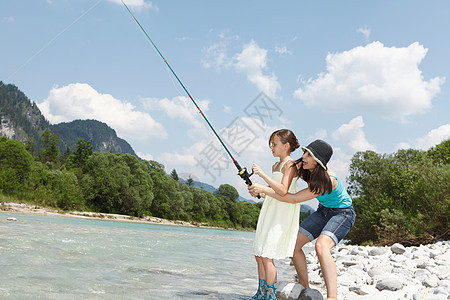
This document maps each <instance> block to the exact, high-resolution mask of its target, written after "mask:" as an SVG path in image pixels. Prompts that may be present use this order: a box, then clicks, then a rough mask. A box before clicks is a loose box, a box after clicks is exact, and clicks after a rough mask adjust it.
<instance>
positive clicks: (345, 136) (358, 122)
mask: <svg viewBox="0 0 450 300" xmlns="http://www.w3.org/2000/svg"><path fill="white" fill-rule="evenodd" d="M363 128H364V121H363V118H362V116H358V117H356V118H354V119H352V120H351V121H350V122H349V123H348V124H343V125H341V127H339V128H338V129H337V130H336V131H335V132H333V134H332V137H333V139H334V140H336V141H339V143H340V144H341V145H345V146H346V147H348V150H349V151H350V152H357V151H366V150H373V151H376V147H375V145H372V144H370V143H369V142H368V141H367V139H366V135H365V133H364V131H363Z"/></svg>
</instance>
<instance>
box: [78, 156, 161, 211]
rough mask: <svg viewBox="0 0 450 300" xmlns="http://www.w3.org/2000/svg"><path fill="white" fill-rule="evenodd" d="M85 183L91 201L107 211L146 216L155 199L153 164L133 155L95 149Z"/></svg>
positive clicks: (91, 204) (86, 194)
mask: <svg viewBox="0 0 450 300" xmlns="http://www.w3.org/2000/svg"><path fill="white" fill-rule="evenodd" d="M81 185H82V189H83V194H84V196H85V198H86V201H87V204H88V205H90V206H91V207H93V208H94V209H96V210H99V211H101V212H105V213H122V214H128V215H134V216H142V215H143V214H144V212H146V211H148V210H149V208H150V206H151V204H152V200H153V193H152V186H153V181H152V178H151V177H150V174H149V166H148V164H147V162H140V161H139V160H138V159H137V158H136V157H135V156H132V155H130V154H119V153H116V154H113V153H98V152H94V153H93V154H92V155H91V156H89V158H88V160H87V161H86V168H85V173H84V174H83V177H82V180H81Z"/></svg>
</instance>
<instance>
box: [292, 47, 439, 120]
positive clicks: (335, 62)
mask: <svg viewBox="0 0 450 300" xmlns="http://www.w3.org/2000/svg"><path fill="white" fill-rule="evenodd" d="M427 51H428V50H427V49H425V48H424V47H423V46H422V45H420V44H419V43H417V42H416V43H413V44H411V45H410V46H408V47H404V48H396V47H385V46H384V45H383V44H382V43H380V42H373V43H371V44H368V45H367V46H365V47H356V48H354V49H351V50H349V51H344V52H342V53H336V54H328V55H327V58H326V61H327V73H321V74H319V75H318V77H317V78H316V79H309V80H308V81H307V82H305V84H304V87H303V88H299V89H298V90H296V91H295V92H294V96H295V97H296V98H298V99H300V100H302V101H303V102H304V103H305V105H307V106H308V107H314V106H315V107H319V108H320V109H323V110H333V111H342V110H350V111H355V112H358V113H364V112H372V113H377V114H380V115H381V116H383V117H386V118H391V119H400V120H401V121H406V120H407V117H408V116H410V115H413V114H424V113H426V112H427V111H428V110H430V108H431V100H432V99H433V98H434V97H435V96H436V95H437V94H438V93H439V92H440V86H441V85H442V84H443V83H444V82H445V78H444V77H442V78H440V77H434V78H432V79H430V80H429V81H425V80H424V79H423V76H422V72H421V71H420V70H419V68H418V65H419V64H420V62H421V61H422V59H423V58H424V57H425V55H426V53H427Z"/></svg>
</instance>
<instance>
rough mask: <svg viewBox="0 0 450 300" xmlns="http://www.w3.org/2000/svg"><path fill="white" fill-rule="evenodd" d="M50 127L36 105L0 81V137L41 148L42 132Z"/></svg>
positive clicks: (15, 89) (17, 90)
mask: <svg viewBox="0 0 450 300" xmlns="http://www.w3.org/2000/svg"><path fill="white" fill-rule="evenodd" d="M50 127H51V125H50V123H49V122H48V121H47V120H46V119H45V118H44V116H43V115H42V114H41V111H40V110H39V108H38V107H37V105H36V103H34V102H33V101H31V100H30V99H28V97H27V96H25V94H24V93H22V92H21V91H20V90H19V89H18V88H17V87H15V86H14V85H11V84H8V85H3V83H2V82H1V81H0V135H4V136H6V137H8V138H11V139H16V140H19V141H21V142H26V141H31V142H33V144H34V145H35V147H39V146H40V140H41V134H42V132H44V131H45V130H49V129H50Z"/></svg>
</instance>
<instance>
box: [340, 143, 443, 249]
mask: <svg viewBox="0 0 450 300" xmlns="http://www.w3.org/2000/svg"><path fill="white" fill-rule="evenodd" d="M449 149H450V148H449V147H448V142H447V141H444V142H443V143H441V144H439V145H437V146H436V147H435V148H432V149H430V150H429V151H427V152H424V151H420V150H413V149H407V150H399V151H397V152H396V153H393V154H391V155H379V154H376V153H375V152H373V151H366V152H358V153H356V154H355V155H354V156H353V158H352V163H351V165H350V176H349V178H348V179H349V188H348V190H349V192H350V193H351V194H352V196H353V205H354V207H355V210H356V215H357V218H356V222H355V225H354V227H353V228H352V230H351V231H350V233H349V234H348V238H350V240H351V241H352V242H354V243H372V242H374V243H381V244H388V243H393V242H402V241H403V242H404V243H421V242H427V241H428V240H429V239H428V237H429V236H440V235H442V234H445V232H446V230H448V227H449V221H448V217H449V215H450V203H449V201H450V200H449V198H450V196H449V195H450V165H449V164H448V161H447V160H446V157H448V155H449V154H448V152H449ZM447 233H448V231H447Z"/></svg>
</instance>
